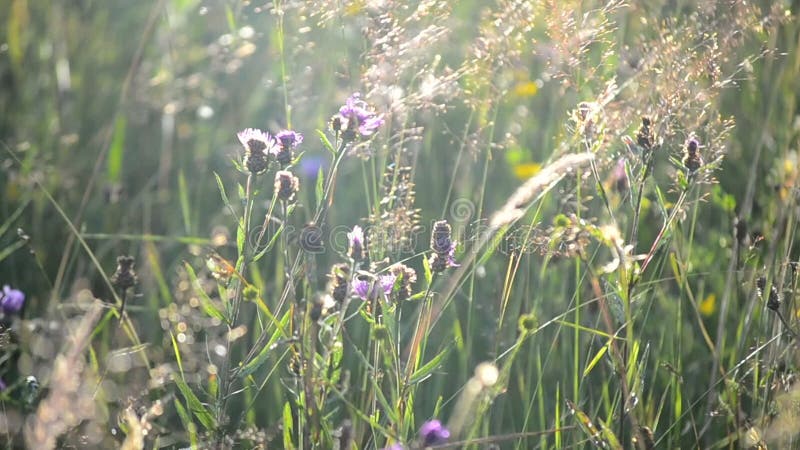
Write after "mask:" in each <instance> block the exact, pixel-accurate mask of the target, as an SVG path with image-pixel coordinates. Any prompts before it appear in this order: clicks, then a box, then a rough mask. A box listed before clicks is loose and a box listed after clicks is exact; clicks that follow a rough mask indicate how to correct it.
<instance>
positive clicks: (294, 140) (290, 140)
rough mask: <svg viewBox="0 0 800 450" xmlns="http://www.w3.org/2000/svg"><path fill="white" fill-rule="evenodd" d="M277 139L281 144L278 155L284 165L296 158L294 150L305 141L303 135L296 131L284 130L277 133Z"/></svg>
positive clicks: (279, 160)
mask: <svg viewBox="0 0 800 450" xmlns="http://www.w3.org/2000/svg"><path fill="white" fill-rule="evenodd" d="M275 139H276V140H277V141H278V143H279V144H280V148H279V149H278V153H277V155H276V156H277V159H278V162H279V163H281V164H283V165H284V166H286V165H289V164H291V163H292V160H293V159H294V152H293V150H294V148H295V147H297V146H298V145H300V144H301V143H302V142H303V135H302V134H300V133H298V132H296V131H290V130H283V131H281V132H279V133H278V134H276V135H275Z"/></svg>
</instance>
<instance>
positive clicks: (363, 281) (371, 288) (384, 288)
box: [353, 274, 395, 300]
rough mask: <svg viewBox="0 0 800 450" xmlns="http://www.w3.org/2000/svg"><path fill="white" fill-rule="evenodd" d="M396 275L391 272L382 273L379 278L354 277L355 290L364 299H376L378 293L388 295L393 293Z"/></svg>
mask: <svg viewBox="0 0 800 450" xmlns="http://www.w3.org/2000/svg"><path fill="white" fill-rule="evenodd" d="M394 281H395V276H394V275H391V274H387V275H381V276H379V277H378V278H377V279H374V280H371V279H368V278H355V279H353V292H355V294H356V295H358V296H359V297H360V298H361V299H362V300H375V299H377V298H378V295H381V294H383V295H384V296H387V295H389V294H391V293H392V288H393V287H394Z"/></svg>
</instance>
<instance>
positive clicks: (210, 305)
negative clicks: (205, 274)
mask: <svg viewBox="0 0 800 450" xmlns="http://www.w3.org/2000/svg"><path fill="white" fill-rule="evenodd" d="M183 266H184V267H185V268H186V273H187V274H188V275H189V281H191V283H192V287H193V288H194V292H195V294H197V296H198V297H199V298H200V306H201V307H202V308H203V312H204V313H206V315H207V316H209V317H216V318H217V319H219V320H221V321H222V322H225V323H227V322H228V319H227V318H226V317H225V315H224V314H223V313H222V311H220V310H219V309H218V308H217V307H216V306H214V302H213V301H212V300H211V298H209V296H208V294H206V291H205V290H204V289H203V287H202V286H201V285H200V281H198V279H197V275H196V274H195V273H194V269H193V268H192V266H191V265H190V264H189V263H188V262H186V261H184V262H183Z"/></svg>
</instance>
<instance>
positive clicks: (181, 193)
mask: <svg viewBox="0 0 800 450" xmlns="http://www.w3.org/2000/svg"><path fill="white" fill-rule="evenodd" d="M178 198H179V199H180V202H181V215H182V216H183V229H184V230H185V231H186V234H191V229H192V226H191V219H190V217H191V216H192V212H191V209H190V206H189V189H188V187H187V186H186V176H185V175H184V174H183V169H181V170H180V171H178Z"/></svg>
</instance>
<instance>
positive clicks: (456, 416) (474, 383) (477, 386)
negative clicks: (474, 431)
mask: <svg viewBox="0 0 800 450" xmlns="http://www.w3.org/2000/svg"><path fill="white" fill-rule="evenodd" d="M499 379H500V371H499V370H498V369H497V366H496V365H494V363H490V362H482V363H480V364H478V365H477V366H476V367H475V373H474V375H473V376H472V378H470V379H469V381H467V384H466V386H464V389H463V390H462V391H461V395H460V396H459V397H458V401H457V402H456V406H455V408H453V415H452V416H451V417H450V420H449V421H448V422H447V428H448V429H449V430H450V432H451V434H452V435H453V436H454V437H458V436H460V435H461V431H462V430H463V429H464V428H465V427H467V426H468V425H469V422H471V421H474V420H475V419H476V418H475V417H474V416H475V412H476V411H475V407H474V405H475V400H477V399H478V396H479V395H480V394H481V392H484V391H485V390H486V389H488V388H490V387H492V386H494V385H495V384H496V383H497V381H498V380H499Z"/></svg>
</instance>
